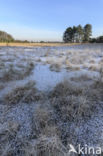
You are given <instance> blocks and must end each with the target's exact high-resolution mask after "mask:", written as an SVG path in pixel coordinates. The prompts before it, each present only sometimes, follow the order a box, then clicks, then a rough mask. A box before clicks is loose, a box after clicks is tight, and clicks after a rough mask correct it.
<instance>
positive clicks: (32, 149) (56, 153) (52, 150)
mask: <svg viewBox="0 0 103 156" xmlns="http://www.w3.org/2000/svg"><path fill="white" fill-rule="evenodd" d="M22 150H23V151H24V155H25V156H32V155H33V156H66V155H67V152H68V150H67V149H66V147H65V146H64V145H63V144H62V143H61V141H60V139H59V138H58V137H57V136H53V137H46V136H45V135H42V136H41V137H40V138H39V139H37V140H31V141H27V142H26V143H25V144H24V148H22Z"/></svg>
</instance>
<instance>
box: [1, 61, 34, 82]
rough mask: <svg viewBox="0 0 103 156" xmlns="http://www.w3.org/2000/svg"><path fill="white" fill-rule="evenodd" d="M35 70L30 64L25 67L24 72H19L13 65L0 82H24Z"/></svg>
mask: <svg viewBox="0 0 103 156" xmlns="http://www.w3.org/2000/svg"><path fill="white" fill-rule="evenodd" d="M33 69H34V64H33V63H30V64H28V65H27V67H25V69H24V70H22V71H21V70H17V69H15V68H14V67H13V65H10V67H9V69H8V70H6V71H5V72H4V74H3V76H2V77H0V81H2V82H8V81H12V80H22V79H24V78H25V77H27V76H29V75H30V74H31V72H32V70H33Z"/></svg>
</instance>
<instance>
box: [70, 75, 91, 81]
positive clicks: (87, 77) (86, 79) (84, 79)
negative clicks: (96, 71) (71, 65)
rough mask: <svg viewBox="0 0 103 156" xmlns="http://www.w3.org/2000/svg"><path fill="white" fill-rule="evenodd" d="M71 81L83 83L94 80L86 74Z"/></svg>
mask: <svg viewBox="0 0 103 156" xmlns="http://www.w3.org/2000/svg"><path fill="white" fill-rule="evenodd" d="M71 80H72V81H75V82H81V81H91V80H92V78H90V77H89V76H88V75H86V74H84V75H80V76H79V77H72V78H71Z"/></svg>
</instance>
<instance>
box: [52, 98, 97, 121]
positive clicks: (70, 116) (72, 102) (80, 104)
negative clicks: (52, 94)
mask: <svg viewBox="0 0 103 156" xmlns="http://www.w3.org/2000/svg"><path fill="white" fill-rule="evenodd" d="M51 103H52V105H53V106H54V107H55V109H56V110H57V113H58V115H59V117H60V118H61V119H62V120H64V121H68V120H69V121H73V120H74V121H76V120H78V119H79V118H81V117H89V116H90V115H91V112H93V110H94V107H93V106H92V104H91V105H90V103H89V100H88V99H87V98H86V97H85V96H78V97H77V96H73V95H72V96H68V97H61V98H54V99H53V100H52V101H51Z"/></svg>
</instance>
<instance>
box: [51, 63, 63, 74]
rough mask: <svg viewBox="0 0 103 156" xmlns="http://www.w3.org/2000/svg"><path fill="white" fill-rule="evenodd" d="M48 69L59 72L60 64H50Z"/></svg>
mask: <svg viewBox="0 0 103 156" xmlns="http://www.w3.org/2000/svg"><path fill="white" fill-rule="evenodd" d="M50 70H51V71H55V72H60V70H61V65H60V64H51V65H50Z"/></svg>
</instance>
